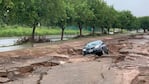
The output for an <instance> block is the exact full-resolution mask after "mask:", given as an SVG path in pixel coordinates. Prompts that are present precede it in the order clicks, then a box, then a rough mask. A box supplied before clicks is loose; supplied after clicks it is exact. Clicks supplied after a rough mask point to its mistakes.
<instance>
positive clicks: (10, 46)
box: [0, 35, 76, 52]
mask: <svg viewBox="0 0 149 84" xmlns="http://www.w3.org/2000/svg"><path fill="white" fill-rule="evenodd" d="M75 36H76V35H65V36H64V40H68V39H70V38H73V37H75ZM60 37H61V36H60V35H50V36H46V38H48V39H50V40H51V41H52V42H55V41H59V40H60ZM18 39H21V37H0V52H4V51H12V50H18V49H24V48H30V47H31V46H32V45H31V44H25V45H14V44H15V43H16V41H17V40H18Z"/></svg>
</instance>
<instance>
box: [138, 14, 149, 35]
mask: <svg viewBox="0 0 149 84" xmlns="http://www.w3.org/2000/svg"><path fill="white" fill-rule="evenodd" d="M138 20H139V22H140V27H141V28H142V29H143V30H144V33H146V30H147V29H148V30H149V16H144V17H139V18H138Z"/></svg>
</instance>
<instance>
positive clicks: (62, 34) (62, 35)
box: [61, 26, 65, 40]
mask: <svg viewBox="0 0 149 84" xmlns="http://www.w3.org/2000/svg"><path fill="white" fill-rule="evenodd" d="M61 29H62V32H61V40H63V37H64V30H65V28H64V27H63V26H62V27H61Z"/></svg>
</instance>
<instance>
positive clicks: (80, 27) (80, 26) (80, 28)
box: [78, 23, 82, 37]
mask: <svg viewBox="0 0 149 84" xmlns="http://www.w3.org/2000/svg"><path fill="white" fill-rule="evenodd" d="M78 25H79V30H80V37H81V36H82V25H81V23H78Z"/></svg>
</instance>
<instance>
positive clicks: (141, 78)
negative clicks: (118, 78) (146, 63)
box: [131, 67, 149, 84]
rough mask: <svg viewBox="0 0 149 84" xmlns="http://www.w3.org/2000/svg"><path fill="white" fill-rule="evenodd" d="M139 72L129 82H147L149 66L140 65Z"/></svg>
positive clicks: (135, 83) (148, 82) (147, 83)
mask: <svg viewBox="0 0 149 84" xmlns="http://www.w3.org/2000/svg"><path fill="white" fill-rule="evenodd" d="M139 70H140V73H139V75H137V76H136V77H135V78H134V79H133V80H132V82H131V84H149V67H140V68H139Z"/></svg>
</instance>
